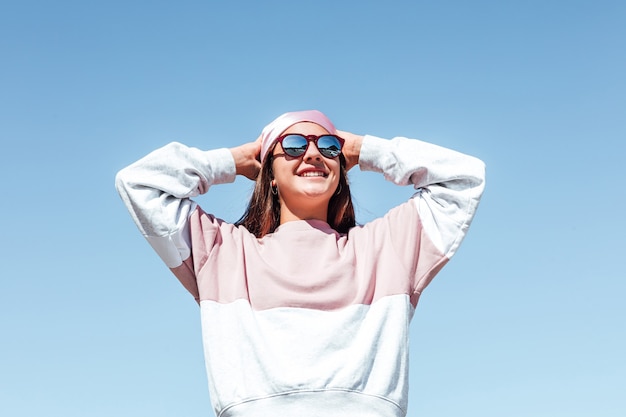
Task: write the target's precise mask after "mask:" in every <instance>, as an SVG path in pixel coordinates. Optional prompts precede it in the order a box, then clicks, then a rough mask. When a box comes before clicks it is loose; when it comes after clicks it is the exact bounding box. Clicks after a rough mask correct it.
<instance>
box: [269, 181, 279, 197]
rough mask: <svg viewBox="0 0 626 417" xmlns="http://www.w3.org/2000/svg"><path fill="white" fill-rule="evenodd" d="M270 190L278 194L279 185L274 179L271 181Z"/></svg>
mask: <svg viewBox="0 0 626 417" xmlns="http://www.w3.org/2000/svg"><path fill="white" fill-rule="evenodd" d="M270 190H271V192H272V194H274V195H278V185H276V183H275V182H274V181H272V182H271V183H270Z"/></svg>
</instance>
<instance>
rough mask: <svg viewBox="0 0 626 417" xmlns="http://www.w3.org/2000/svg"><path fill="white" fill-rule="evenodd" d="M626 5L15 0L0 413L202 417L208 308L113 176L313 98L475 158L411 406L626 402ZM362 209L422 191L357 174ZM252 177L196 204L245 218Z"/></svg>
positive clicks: (506, 411)
mask: <svg viewBox="0 0 626 417" xmlns="http://www.w3.org/2000/svg"><path fill="white" fill-rule="evenodd" d="M625 21H626V2H624V1H621V0H615V1H608V0H569V1H565V0H529V1H502V0H498V1H496V0H476V1H462V0H439V1H421V0H413V1H395V0H387V1H377V2H374V1H367V0H361V1H340V0H332V1H330V0H329V1H316V2H308V1H304V2H300V1H252V0H249V1H230V2H228V1H220V2H217V1H208V0H204V1H199V0H198V1H193V0H180V1H176V2H174V1H158V0H157V1H147V0H137V1H134V0H126V1H119V0H109V1H97V2H96V1H89V0H81V1H78V0H75V1H70V0H59V1H42V0H22V1H12V2H9V1H5V2H2V3H1V4H0V144H1V147H0V154H1V155H2V158H1V160H2V163H1V164H0V175H1V178H2V194H1V197H0V198H1V204H0V213H1V215H2V225H3V226H2V230H3V233H2V236H3V239H2V243H1V246H0V249H1V250H0V259H1V261H2V264H3V265H4V268H3V269H2V272H0V274H1V278H0V415H3V416H11V417H22V416H24V417H26V416H27V417H31V416H55V417H56V416H59V417H73V416H77V417H78V416H80V417H84V416H90V417H91V416H94V417H96V416H98V417H99V416H103V417H104V416H106V417H110V416H117V417H131V416H132V417H137V416H150V417H161V416H163V417H166V416H167V417H170V416H172V417H174V416H176V417H178V416H185V417H194V416H198V417H200V416H211V415H213V414H212V411H211V410H210V403H209V398H208V392H207V388H206V377H205V373H204V363H203V356H202V348H201V337H200V326H199V314H198V312H199V311H198V307H197V305H196V304H195V303H194V301H193V299H192V298H191V296H190V295H188V294H187V293H186V292H185V290H184V289H183V288H182V286H181V285H180V284H178V282H177V281H176V279H175V278H174V276H173V275H171V274H170V272H169V271H168V270H167V268H166V267H165V266H164V265H163V264H162V263H161V261H160V260H159V258H158V257H157V256H156V255H155V254H154V253H153V252H152V250H151V249H150V247H149V246H148V244H147V243H146V242H145V241H144V240H143V238H142V237H141V236H140V234H139V232H138V230H137V228H136V227H135V226H134V224H133V223H132V221H131V219H130V216H129V215H128V214H127V212H126V210H125V208H124V207H123V205H122V203H121V200H120V199H119V197H118V195H117V193H116V192H115V189H114V176H115V173H116V172H117V171H118V170H119V169H121V168H122V167H124V166H125V165H127V164H130V163H131V162H133V161H134V160H136V159H138V158H140V157H141V156H143V155H144V154H146V153H148V152H149V151H151V150H153V149H155V148H157V147H160V146H162V145H164V144H166V143H168V142H170V141H173V140H177V141H180V142H184V143H186V144H188V145H191V146H196V147H200V148H203V149H212V148H217V147H229V146H234V145H238V144H240V143H243V142H245V141H250V140H253V139H254V138H256V137H257V135H258V134H259V132H260V130H261V129H262V128H263V126H264V125H265V124H267V123H269V122H270V121H271V120H272V119H273V118H274V117H276V116H278V115H279V114H281V113H283V112H285V111H290V110H304V109H312V108H315V109H319V110H321V111H323V112H325V113H326V114H327V115H328V116H329V117H331V119H332V120H333V121H334V122H335V124H336V125H337V127H338V128H339V129H342V130H349V131H352V132H355V133H361V134H365V133H368V134H372V135H377V136H381V137H385V138H391V137H393V136H398V135H401V136H408V137H414V138H419V139H423V140H427V141H430V142H434V143H438V144H441V145H444V146H447V147H452V148H454V149H457V150H459V151H462V152H466V153H469V154H472V155H475V156H477V157H479V158H481V159H483V160H484V161H485V162H486V164H487V174H488V176H487V189H486V192H485V195H484V198H483V201H482V203H481V206H480V209H479V211H478V215H477V217H476V218H475V221H474V223H473V225H472V229H471V230H470V233H469V235H468V237H467V239H466V241H465V242H464V244H463V246H462V247H461V249H460V251H459V252H458V254H457V256H456V258H455V259H453V261H452V262H451V263H450V264H449V265H448V266H447V267H446V268H445V269H444V270H443V271H442V272H441V273H440V274H439V276H438V277H437V278H436V279H435V281H433V283H432V284H431V286H430V287H429V288H428V289H427V290H426V292H425V294H424V295H423V296H422V299H421V300H420V304H419V305H418V308H417V311H416V314H415V317H414V320H413V323H412V328H411V332H412V339H411V343H412V345H411V349H412V350H411V366H412V368H411V372H410V378H411V393H410V405H409V415H410V416H427V417H457V416H465V417H469V416H481V417H485V416H487V417H490V416H494V417H495V416H498V417H501V416H507V417H528V416H532V417H544V416H545V417H558V416H567V417H589V416H601V417H613V416H614V417H618V416H619V417H623V416H625V415H626V395H624V393H625V392H626V354H625V352H626V332H625V331H626V325H625V322H626V303H625V302H624V301H623V298H624V294H625V293H626V284H625V279H626V273H625V272H624V268H623V263H622V261H623V260H624V258H625V255H624V250H625V249H626V244H625V243H624V236H626V225H625V224H626V221H625V213H626V209H625V208H624V207H625V206H626V192H625V190H624V186H625V184H626V174H625V173H624V167H625V165H626V164H625V162H624V160H625V159H626V145H625V143H626V77H625V74H626V52H625V51H626V24H625V23H624V22H625ZM351 182H352V186H353V194H354V199H355V203H356V205H357V210H358V220H359V221H360V222H366V221H368V220H370V219H372V218H375V217H378V216H381V215H382V214H384V213H385V212H386V210H387V209H389V208H390V207H392V206H393V205H395V204H398V203H400V202H401V201H404V200H405V199H407V198H408V197H409V196H410V195H411V194H412V190H411V189H409V188H402V187H397V186H394V185H392V184H390V183H385V181H384V180H383V179H382V178H380V177H379V176H377V175H373V174H365V173H361V172H359V171H358V169H355V170H353V171H351ZM250 190H251V183H250V182H249V181H247V180H245V179H240V180H237V181H236V182H235V183H234V184H231V185H219V186H216V187H214V188H213V189H211V191H210V192H209V194H207V195H206V196H203V197H201V198H200V199H199V200H198V201H199V202H200V204H201V205H202V206H203V207H204V208H205V209H206V210H207V211H210V212H213V213H215V214H216V215H217V216H219V217H222V218H224V219H226V220H230V221H234V220H236V219H237V218H239V216H240V215H241V214H242V212H243V207H244V205H245V202H246V199H247V197H248V195H249V192H250Z"/></svg>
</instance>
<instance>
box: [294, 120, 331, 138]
mask: <svg viewBox="0 0 626 417" xmlns="http://www.w3.org/2000/svg"><path fill="white" fill-rule="evenodd" d="M288 133H301V134H303V135H324V134H328V133H329V132H328V131H327V130H326V129H324V128H323V127H322V126H320V125H318V124H317V123H313V122H299V123H296V124H294V125H291V126H290V127H289V128H288V129H286V130H285V131H284V132H283V133H282V134H283V135H285V134H288Z"/></svg>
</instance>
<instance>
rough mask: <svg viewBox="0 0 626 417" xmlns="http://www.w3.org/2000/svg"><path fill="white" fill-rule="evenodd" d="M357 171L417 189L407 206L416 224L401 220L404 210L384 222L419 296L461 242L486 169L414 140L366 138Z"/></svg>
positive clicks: (475, 161)
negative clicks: (379, 175) (374, 174)
mask: <svg viewBox="0 0 626 417" xmlns="http://www.w3.org/2000/svg"><path fill="white" fill-rule="evenodd" d="M359 167H360V169H361V170H363V171H374V172H380V173H382V174H383V175H384V176H385V178H386V179H387V180H389V181H391V182H393V183H395V184H398V185H412V186H413V187H414V188H415V190H416V193H415V194H414V195H413V198H412V199H411V201H410V202H409V204H412V205H413V207H414V209H415V210H416V212H417V214H418V222H417V223H416V224H413V222H412V221H411V220H410V219H406V218H402V217H401V216H400V213H403V211H402V210H397V211H395V212H390V213H388V215H387V216H386V217H387V219H386V221H385V223H386V224H387V228H388V229H389V230H390V231H389V233H388V235H389V239H391V241H392V242H391V243H392V244H393V245H394V246H395V247H396V248H398V252H400V253H401V254H400V256H401V258H402V260H403V262H406V265H409V264H411V263H413V265H410V266H409V268H411V270H412V273H413V275H414V279H415V281H414V283H413V287H414V290H415V291H416V293H417V294H419V293H420V292H421V290H422V289H423V288H424V287H425V286H426V285H428V283H429V282H430V281H431V280H432V278H433V277H434V276H435V275H436V273H437V272H438V271H439V270H440V269H441V267H443V265H445V263H446V262H447V261H448V260H449V259H450V258H451V257H452V256H453V255H454V253H455V252H456V251H457V249H458V247H459V245H460V244H461V242H462V240H463V238H464V237H465V235H466V233H467V231H468V228H469V226H470V223H471V221H472V219H473V217H474V215H475V213H476V209H477V207H478V203H479V201H480V198H481V196H482V193H483V190H484V187H485V165H484V163H483V162H482V161H481V160H479V159H477V158H475V157H472V156H469V155H465V154H462V153H460V152H457V151H454V150H451V149H447V148H444V147H441V146H438V145H434V144H431V143H427V142H423V141H420V140H416V139H408V138H404V137H396V138H394V139H391V140H386V139H381V138H378V137H375V136H365V138H364V141H363V145H362V148H361V154H360V157H359ZM411 211H412V210H411Z"/></svg>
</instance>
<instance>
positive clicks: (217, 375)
mask: <svg viewBox="0 0 626 417" xmlns="http://www.w3.org/2000/svg"><path fill="white" fill-rule="evenodd" d="M359 166H360V168H361V170H368V171H376V172H381V173H383V174H384V176H385V178H386V179H388V180H389V181H391V182H393V183H395V184H398V185H413V186H414V187H415V189H416V192H415V194H414V195H413V197H412V198H411V199H410V200H409V201H408V202H406V203H403V204H401V205H400V206H398V207H395V208H393V209H392V210H390V211H389V212H388V213H387V214H386V215H385V216H384V217H382V218H379V219H376V220H374V221H372V222H370V223H367V224H365V225H363V226H357V227H354V228H353V229H351V230H350V232H349V233H348V234H347V235H341V234H339V233H337V232H336V231H334V230H333V229H331V228H330V226H329V225H328V224H327V223H325V222H323V221H317V220H313V221H304V220H303V221H293V222H288V223H285V224H283V225H281V226H280V227H279V228H278V229H277V230H276V231H275V232H274V233H271V234H268V235H266V236H264V237H263V238H261V239H257V238H256V237H255V236H254V235H252V234H250V233H249V232H248V231H247V230H246V229H245V228H243V227H236V226H234V225H233V224H230V223H227V222H225V221H223V220H220V219H218V218H216V217H214V216H213V215H211V214H208V213H206V212H205V211H203V210H202V209H201V208H200V207H199V206H198V205H197V204H196V203H195V202H194V201H193V200H192V199H191V198H193V197H194V196H197V195H199V194H203V193H206V192H207V191H208V190H209V187H210V186H211V185H213V184H220V183H228V182H232V181H234V179H235V164H234V161H233V158H232V156H231V153H230V151H229V150H228V149H217V150H211V151H202V150H199V149H195V148H189V147H186V146H184V145H181V144H179V143H171V144H169V145H167V146H165V147H163V148H161V149H158V150H156V151H154V152H152V153H150V154H149V155H147V156H146V157H144V158H142V159H141V160H139V161H137V162H135V163H134V164H132V165H130V166H129V167H127V168H125V169H123V170H122V171H120V172H119V173H118V175H117V178H116V186H117V189H118V191H119V193H120V195H121V197H122V199H123V201H124V203H125V204H126V206H127V208H128V209H129V211H130V213H131V216H132V217H133V219H134V221H135V223H136V224H137V226H138V227H139V229H140V231H141V233H142V234H143V235H144V236H145V238H146V239H147V240H148V242H149V243H150V244H151V245H152V247H153V248H154V249H155V250H156V252H157V253H158V254H159V255H160V257H161V258H162V259H163V260H164V261H165V263H166V265H167V266H168V267H169V268H171V270H172V271H173V272H174V274H175V275H176V276H177V277H178V279H179V280H180V281H181V283H182V284H183V285H184V286H185V288H187V290H188V291H189V292H190V293H191V294H192V295H193V296H194V297H195V299H196V300H197V301H198V303H199V305H200V314H201V323H202V335H203V346H204V353H205V360H206V369H207V375H208V380H209V389H210V396H211V401H212V404H213V407H214V410H215V414H216V416H218V417H243V416H245V417H248V416H254V417H269V416H271V417H275V416H281V417H289V416H293V417H314V416H341V417H383V416H384V417H391V416H405V415H406V413H407V398H408V357H409V354H408V353H409V352H408V346H409V344H408V342H409V341H408V337H409V323H410V320H411V318H412V316H413V312H414V309H415V307H416V305H417V301H418V299H419V297H420V294H421V293H422V291H423V290H424V288H425V287H426V286H427V285H428V283H429V282H430V281H431V280H432V279H433V277H434V276H435V275H436V274H437V272H438V271H439V270H440V269H441V268H442V267H443V266H444V265H445V264H446V262H447V261H448V260H449V259H450V257H451V256H452V255H453V254H454V253H455V252H456V250H457V248H458V247H459V244H460V243H461V241H462V240H463V238H464V236H465V234H466V232H467V230H468V227H469V225H470V222H471V220H472V218H473V216H474V213H475V211H476V208H477V206H478V201H479V199H480V196H481V194H482V192H483V188H484V165H483V163H482V162H481V161H480V160H478V159H476V158H473V157H471V156H467V155H463V154H461V153H458V152H455V151H452V150H449V149H445V148H442V147H439V146H436V145H433V144H429V143H425V142H422V141H419V140H414V139H407V138H402V137H397V138H394V139H392V140H385V139H381V138H377V137H374V136H366V137H365V138H364V141H363V145H362V148H361V154H360V160H359Z"/></svg>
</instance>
